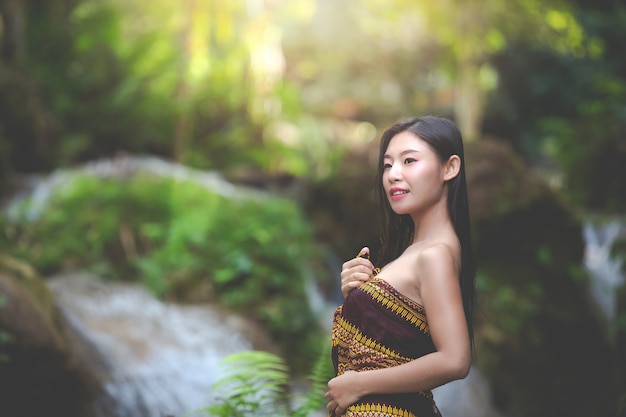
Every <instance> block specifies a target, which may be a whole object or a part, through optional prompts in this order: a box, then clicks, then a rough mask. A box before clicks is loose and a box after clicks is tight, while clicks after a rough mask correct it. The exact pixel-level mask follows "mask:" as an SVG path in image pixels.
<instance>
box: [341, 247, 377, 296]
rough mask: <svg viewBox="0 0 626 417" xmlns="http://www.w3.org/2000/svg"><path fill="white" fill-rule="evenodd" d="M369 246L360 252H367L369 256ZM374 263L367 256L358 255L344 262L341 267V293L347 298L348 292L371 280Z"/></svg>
mask: <svg viewBox="0 0 626 417" xmlns="http://www.w3.org/2000/svg"><path fill="white" fill-rule="evenodd" d="M369 251H370V250H369V248H367V247H365V248H363V249H361V252H359V254H361V253H363V252H365V253H367V254H368V256H369ZM373 270H374V265H372V263H371V262H370V260H369V259H367V258H362V257H359V256H357V257H356V258H354V259H350V260H349V261H346V262H344V264H343V265H342V267H341V293H342V294H343V297H344V298H346V297H347V296H348V293H349V292H350V291H352V290H353V289H354V288H356V287H358V286H359V285H361V284H363V283H364V282H365V281H369V280H370V278H372V274H373V273H372V271H373Z"/></svg>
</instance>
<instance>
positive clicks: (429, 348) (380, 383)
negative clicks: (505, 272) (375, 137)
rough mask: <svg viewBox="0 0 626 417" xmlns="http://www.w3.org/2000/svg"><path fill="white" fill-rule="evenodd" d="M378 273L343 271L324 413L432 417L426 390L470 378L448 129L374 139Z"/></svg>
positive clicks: (464, 270)
mask: <svg viewBox="0 0 626 417" xmlns="http://www.w3.org/2000/svg"><path fill="white" fill-rule="evenodd" d="M378 162H379V163H378V175H377V181H378V186H377V191H378V198H379V203H380V206H381V208H382V212H383V239H382V247H381V251H380V256H379V266H381V269H377V268H376V269H375V268H374V265H373V264H372V263H371V262H370V260H369V249H368V248H363V250H362V251H361V252H360V253H359V256H357V257H356V258H355V259H352V260H350V261H347V262H346V263H344V264H343V269H342V272H341V290H342V293H343V295H344V298H345V300H344V303H343V305H342V306H340V307H339V308H338V309H337V310H336V311H335V316H334V321H333V331H332V339H333V349H332V356H333V363H334V365H335V371H336V374H337V376H336V377H335V378H333V379H331V380H330V381H329V382H328V392H327V393H326V396H325V398H326V400H327V401H328V404H327V408H328V410H329V413H330V414H329V415H331V416H332V415H335V416H340V415H346V416H351V417H358V416H366V415H367V416H381V417H382V416H385V417H387V416H389V417H392V416H403V417H428V416H431V417H432V416H440V414H439V411H438V410H437V407H436V405H435V402H434V400H433V396H432V393H431V391H430V390H431V389H433V388H435V387H438V386H440V385H443V384H445V383H447V382H450V381H452V380H455V379H462V378H465V376H466V375H467V374H468V372H469V369H470V365H471V351H472V337H473V336H472V324H471V317H472V310H473V300H474V275H475V273H474V270H475V268H474V260H473V257H472V249H471V241H470V223H469V208H468V201H467V186H466V180H465V167H464V153H463V143H462V138H461V134H460V132H459V130H458V129H457V127H456V126H455V125H454V123H452V122H451V121H449V120H447V119H444V118H439V117H434V116H425V117H419V118H412V119H408V120H404V121H401V122H399V123H397V124H395V125H394V126H392V127H391V128H390V129H388V130H387V131H386V132H385V133H384V134H383V136H382V138H381V144H380V155H379V160H378Z"/></svg>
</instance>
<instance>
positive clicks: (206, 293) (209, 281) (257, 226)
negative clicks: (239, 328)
mask: <svg viewBox="0 0 626 417" xmlns="http://www.w3.org/2000/svg"><path fill="white" fill-rule="evenodd" d="M94 190H97V192H94ZM32 204H33V201H32V200H26V201H24V202H23V203H22V209H21V210H20V211H18V214H17V218H15V219H13V221H12V223H11V226H10V227H9V228H7V235H6V236H4V240H3V241H2V249H3V250H4V251H6V252H7V253H12V254H13V255H15V256H16V257H19V258H21V259H25V260H27V261H28V262H30V263H31V264H32V265H34V266H35V267H36V268H37V269H38V270H40V271H42V272H44V273H45V274H48V275H49V274H54V273H57V272H59V271H63V270H68V269H73V268H80V269H86V270H89V271H92V272H93V273H95V274H97V275H99V276H101V277H105V278H109V279H121V280H136V281H141V282H143V283H144V284H145V286H146V287H147V288H149V289H150V290H152V291H153V293H155V294H156V295H158V296H160V297H167V298H170V299H178V300H187V301H196V302H197V301H210V300H218V301H219V302H220V303H222V304H223V305H226V306H228V307H230V308H233V309H235V310H237V311H240V312H242V313H247V314H251V315H252V317H255V318H257V319H258V320H259V321H260V322H262V323H264V324H266V325H267V327H268V328H269V330H270V333H271V335H272V336H273V338H274V339H275V340H276V341H277V342H278V344H279V345H280V346H282V347H283V348H284V351H285V354H286V356H287V357H288V358H289V360H292V359H293V360H294V361H297V363H291V364H292V365H294V366H297V367H298V366H300V365H306V366H308V363H309V361H310V360H311V356H310V354H311V349H310V347H309V346H311V343H310V342H311V341H312V340H316V339H315V338H316V337H317V336H319V334H318V332H319V327H318V326H319V324H318V322H317V319H316V318H315V316H314V315H313V312H312V311H311V310H310V309H308V308H303V300H306V295H305V279H306V277H307V274H309V273H310V271H312V270H315V269H316V267H317V265H319V259H320V257H319V255H318V254H317V249H316V248H315V246H314V245H313V243H312V240H311V231H310V226H309V225H308V224H307V223H306V222H305V220H304V218H303V217H302V215H301V213H300V211H299V209H298V207H297V206H296V205H295V203H293V202H291V201H289V200H285V199H280V198H275V197H260V196H259V197H257V198H256V199H255V198H252V197H247V198H226V197H223V196H221V195H218V194H216V193H215V192H212V191H211V190H208V189H206V188H204V187H203V186H202V185H200V184H197V183H194V182H191V181H182V180H181V181H179V180H174V179H164V178H158V177H154V176H149V175H146V174H137V175H135V176H132V177H131V178H127V179H126V180H119V179H117V180H116V179H102V178H97V177H94V176H80V177H77V178H76V179H75V180H73V181H70V182H69V183H68V184H64V185H63V187H62V189H60V190H58V192H56V193H55V194H54V195H53V196H52V197H51V199H50V201H49V202H47V203H46V206H45V208H43V210H42V211H41V214H40V216H41V217H35V218H34V219H33V218H29V217H28V216H27V214H29V213H32V211H29V208H31V209H32ZM294 341H295V342H294ZM296 352H297V354H296Z"/></svg>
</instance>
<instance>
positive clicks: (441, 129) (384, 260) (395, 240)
mask: <svg viewBox="0 0 626 417" xmlns="http://www.w3.org/2000/svg"><path fill="white" fill-rule="evenodd" d="M404 131H409V132H412V133H414V134H415V135H416V136H418V137H419V138H420V139H422V140H423V141H424V142H426V143H427V144H428V145H429V146H430V147H431V149H432V150H433V151H435V153H436V154H437V156H438V157H439V160H440V161H441V162H442V163H444V162H446V161H447V160H448V159H449V158H450V157H451V156H452V155H458V156H459V158H460V160H461V166H460V170H459V174H458V175H457V176H456V177H454V178H453V179H451V180H449V181H448V215H449V216H450V220H451V221H452V224H453V225H454V230H455V232H456V235H457V237H458V239H459V242H460V244H461V272H460V274H459V283H460V285H461V295H462V298H463V309H464V310H465V317H466V319H467V328H468V330H469V334H470V340H471V341H472V344H473V340H474V334H473V325H472V317H473V314H474V301H475V288H474V281H475V276H476V265H475V260H474V253H473V250H472V240H471V230H470V215H469V203H468V197H467V182H466V179H465V153H464V151H463V138H462V137H461V132H459V129H458V128H457V127H456V125H455V124H454V123H453V122H452V121H450V120H448V119H445V118H441V117H436V116H423V117H414V118H410V119H405V120H402V121H400V122H398V123H396V124H395V125H393V126H391V127H390V128H389V129H387V130H386V131H385V132H384V133H383V135H382V137H381V139H380V152H379V156H378V173H377V175H376V181H377V186H376V194H377V199H378V204H379V206H380V209H381V212H382V217H381V219H382V233H383V236H382V241H381V248H380V253H379V256H378V264H379V266H380V267H383V266H385V265H386V264H388V263H389V262H391V261H393V260H394V259H396V258H397V257H398V256H400V255H401V254H402V252H403V251H404V250H405V249H406V248H407V247H408V246H409V245H410V244H411V243H412V242H413V237H414V236H413V233H414V230H415V226H414V224H413V220H412V219H411V216H410V215H408V214H402V215H399V214H396V213H394V211H393V210H392V209H391V206H390V204H389V200H388V199H387V196H386V194H385V189H384V188H383V183H382V178H383V167H384V155H385V153H386V152H387V147H388V146H389V142H391V139H392V138H393V137H394V136H396V135H397V134H398V133H400V132H404Z"/></svg>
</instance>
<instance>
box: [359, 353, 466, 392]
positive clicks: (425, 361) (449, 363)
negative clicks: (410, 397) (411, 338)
mask: <svg viewBox="0 0 626 417" xmlns="http://www.w3.org/2000/svg"><path fill="white" fill-rule="evenodd" d="M470 362H471V359H469V358H465V357H458V358H454V359H451V358H450V356H448V355H445V354H442V353H441V352H433V353H431V354H429V355H426V356H423V357H421V358H418V359H415V360H413V361H411V362H407V363H405V364H402V365H398V366H394V367H390V368H384V369H376V370H371V371H363V372H359V373H358V374H359V381H358V385H359V391H360V396H361V397H362V396H364V395H368V394H391V393H404V392H419V391H426V390H430V389H433V388H436V387H439V386H441V385H443V384H446V383H448V382H450V381H454V380H456V379H462V378H465V376H466V375H467V373H468V372H469V367H470Z"/></svg>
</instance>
